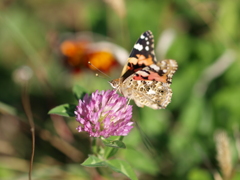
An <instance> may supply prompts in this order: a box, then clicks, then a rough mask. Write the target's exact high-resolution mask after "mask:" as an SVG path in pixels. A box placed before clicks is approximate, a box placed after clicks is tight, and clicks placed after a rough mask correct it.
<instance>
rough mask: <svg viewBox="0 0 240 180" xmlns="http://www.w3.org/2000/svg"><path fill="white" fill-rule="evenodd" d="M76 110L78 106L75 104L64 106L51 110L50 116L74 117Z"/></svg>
mask: <svg viewBox="0 0 240 180" xmlns="http://www.w3.org/2000/svg"><path fill="white" fill-rule="evenodd" d="M75 109H76V105H73V104H62V105H59V106H57V107H55V108H53V109H51V110H50V111H49V112H48V114H57V115H60V116H65V117H74V116H75V114H74V111H75Z"/></svg>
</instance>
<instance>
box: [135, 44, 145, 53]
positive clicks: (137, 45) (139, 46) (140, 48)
mask: <svg viewBox="0 0 240 180" xmlns="http://www.w3.org/2000/svg"><path fill="white" fill-rule="evenodd" d="M134 48H135V49H137V50H138V51H141V50H142V49H143V45H141V44H139V43H137V44H135V45H134Z"/></svg>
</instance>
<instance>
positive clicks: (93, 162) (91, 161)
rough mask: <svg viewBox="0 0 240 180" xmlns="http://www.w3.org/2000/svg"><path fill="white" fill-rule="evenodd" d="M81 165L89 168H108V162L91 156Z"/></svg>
mask: <svg viewBox="0 0 240 180" xmlns="http://www.w3.org/2000/svg"><path fill="white" fill-rule="evenodd" d="M81 165H83V166H87V167H102V166H107V164H106V162H105V161H103V160H101V159H99V158H98V157H96V156H93V155H90V156H89V157H88V158H87V159H86V160H85V161H84V162H83V163H82V164H81Z"/></svg>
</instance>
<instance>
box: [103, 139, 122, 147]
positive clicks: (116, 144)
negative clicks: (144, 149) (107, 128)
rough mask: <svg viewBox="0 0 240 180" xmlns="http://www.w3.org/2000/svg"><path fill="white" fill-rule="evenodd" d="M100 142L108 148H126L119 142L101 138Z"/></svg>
mask: <svg viewBox="0 0 240 180" xmlns="http://www.w3.org/2000/svg"><path fill="white" fill-rule="evenodd" d="M102 141H103V144H104V145H105V146H108V147H113V148H123V149H125V148H126V145H125V144H124V143H123V142H122V141H119V140H114V141H112V140H108V139H104V138H102Z"/></svg>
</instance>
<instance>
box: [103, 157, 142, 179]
mask: <svg viewBox="0 0 240 180" xmlns="http://www.w3.org/2000/svg"><path fill="white" fill-rule="evenodd" d="M106 164H107V166H108V167H109V168H111V169H112V170H114V171H116V172H119V173H122V174H124V175H126V176H127V177H129V178H130V179H132V180H137V179H138V178H137V176H136V174H135V172H134V171H133V169H132V167H131V166H130V165H129V164H128V163H127V162H125V161H122V160H118V159H113V160H108V161H106Z"/></svg>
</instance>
